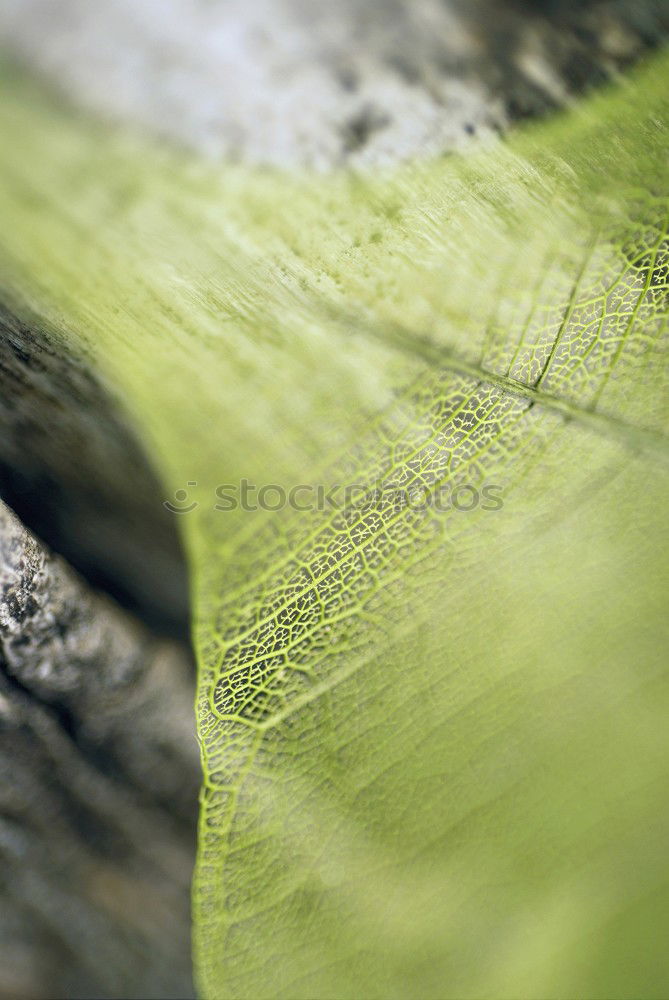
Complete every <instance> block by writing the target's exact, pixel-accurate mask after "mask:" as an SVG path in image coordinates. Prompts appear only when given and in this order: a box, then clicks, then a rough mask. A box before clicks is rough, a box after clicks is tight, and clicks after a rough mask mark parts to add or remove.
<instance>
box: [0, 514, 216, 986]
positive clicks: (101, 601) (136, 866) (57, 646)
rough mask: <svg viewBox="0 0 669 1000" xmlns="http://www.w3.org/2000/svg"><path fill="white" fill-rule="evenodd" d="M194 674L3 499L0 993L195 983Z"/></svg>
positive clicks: (174, 649)
mask: <svg viewBox="0 0 669 1000" xmlns="http://www.w3.org/2000/svg"><path fill="white" fill-rule="evenodd" d="M192 699H193V672H192V665H191V663H190V661H189V657H188V655H187V654H186V653H185V651H184V649H183V648H182V647H181V646H180V645H178V644H176V643H173V642H169V641H165V640H160V639H156V638H154V637H153V636H152V635H151V634H150V633H149V632H148V631H147V630H146V629H145V628H144V626H142V625H140V624H138V623H137V622H136V621H134V620H133V619H132V618H130V616H128V615H127V614H125V613H124V612H122V611H121V610H120V609H119V608H118V607H117V606H116V605H114V604H113V602H111V601H110V600H108V599H107V598H106V597H103V596H100V595H98V594H95V593H93V592H91V590H90V589H89V588H88V586H87V585H86V584H85V583H84V582H83V581H82V580H81V579H79V578H78V577H77V576H76V575H75V574H74V573H72V571H71V570H69V569H68V567H67V566H66V565H65V564H64V563H63V561H62V560H61V559H59V558H57V557H55V556H53V555H51V554H49V553H48V552H47V551H46V550H45V549H44V547H43V546H42V545H41V544H40V543H38V542H37V541H36V539H35V538H34V536H32V535H31V534H30V533H29V532H27V531H26V530H25V529H24V528H23V527H22V525H21V524H20V523H19V522H18V520H17V519H16V518H15V517H14V515H12V514H11V513H10V512H9V511H8V510H7V508H6V507H4V506H0V766H1V767H2V771H3V780H2V783H1V784H0V852H1V853H2V876H1V877H0V899H1V900H2V902H1V905H0V938H1V939H2V942H3V947H2V951H3V961H2V972H1V973H0V994H2V992H3V991H4V993H5V994H6V995H7V996H12V997H62V996H65V995H67V996H109V997H116V996H118V997H130V996H133V997H134V996H142V997H145V996H164V997H169V996H175V997H182V996H188V995H189V994H190V992H191V989H192V987H191V983H190V958H189V937H190V934H189V931H190V918H189V880H190V872H191V867H192V860H193V852H194V846H195V845H194V829H195V815H196V796H197V786H198V781H199V768H198V756H197V747H196V743H195V737H194V733H193V721H192Z"/></svg>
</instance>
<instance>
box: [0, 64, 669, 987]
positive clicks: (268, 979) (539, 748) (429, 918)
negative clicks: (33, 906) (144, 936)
mask: <svg viewBox="0 0 669 1000" xmlns="http://www.w3.org/2000/svg"><path fill="white" fill-rule="evenodd" d="M5 76H6V81H5V82H6V83H7V94H6V100H5V102H4V105H3V108H2V111H0V125H1V127H2V131H3V135H4V136H5V140H4V143H3V146H2V149H1V151H0V170H1V172H2V175H3V177H4V179H5V184H4V187H3V190H2V192H1V193H0V211H1V212H2V218H3V219H4V220H5V226H4V230H3V235H2V237H1V239H0V255H1V259H2V264H3V273H4V274H5V275H6V282H5V285H6V292H5V293H4V294H5V298H6V299H7V300H8V301H9V302H11V303H12V304H13V307H14V308H15V309H17V310H22V309H30V310H31V311H32V313H33V314H37V315H39V316H41V317H43V319H44V320H45V322H46V321H48V322H49V323H50V324H52V325H55V326H56V327H57V328H58V329H59V330H61V331H62V333H63V336H64V337H67V338H68V341H69V342H70V343H71V344H75V345H78V349H79V350H80V351H83V352H85V353H86V354H88V355H89V356H91V357H92V358H93V359H94V361H95V364H96V365H97V366H98V367H99V368H100V369H101V370H102V371H103V372H105V373H106V375H107V378H108V379H109V381H110V382H111V384H112V385H113V386H115V387H116V391H117V393H118V395H119V398H120V399H121V400H122V402H123V404H124V405H125V406H126V407H127V408H128V409H129V410H130V412H131V413H132V414H133V415H134V417H135V419H136V421H137V424H138V426H139V427H140V429H141V431H142V433H143V434H144V435H145V439H146V441H147V446H148V447H150V448H151V449H152V451H153V453H154V454H155V456H156V460H157V461H158V462H159V463H160V466H161V468H162V471H163V475H164V478H165V482H166V496H167V495H168V493H170V492H174V491H176V490H177V489H181V488H185V487H186V484H187V483H193V482H195V483H196V484H197V485H196V486H195V487H192V488H189V500H193V501H195V502H197V504H198V507H197V509H196V510H194V511H193V512H192V513H190V514H188V515H183V516H182V517H181V519H180V524H181V527H182V528H183V531H184V535H185V539H186V542H187V544H188V549H189V553H190V558H191V564H192V580H193V604H194V634H195V641H196V646H197V651H198V657H199V666H200V678H199V695H198V702H197V715H198V731H199V736H200V740H201V744H202V749H203V764H204V771H205V780H204V786H203V792H202V810H201V820H200V834H199V837H200V840H199V861H198V867H197V871H196V876H195V885H194V910H195V956H196V962H197V970H198V975H199V981H200V987H201V991H202V994H203V995H204V996H207V997H212V998H220V997H279V996H281V997H291V998H294V997H337V998H340V997H349V996H350V997H365V998H367V997H369V998H372V997H380V998H388V997H434V998H441V997H458V998H460V997H482V996H490V997H519V996H523V997H538V996H542V997H547V996H551V997H552V996H555V997H562V996H574V995H578V996H584V997H628V996H629V997H632V996H634V997H638V996H643V997H663V996H666V995H667V991H668V990H669V958H668V953H667V949H666V940H667V932H668V931H669V919H668V916H667V914H668V913H669V892H668V881H669V864H668V862H667V853H666V840H667V823H668V821H669V800H668V799H667V795H666V788H667V778H668V771H669V726H668V725H667V711H668V709H669V691H668V690H667V671H666V660H667V657H666V648H667V639H668V638H669V636H668V635H667V632H668V629H667V614H666V603H665V597H666V593H667V585H668V583H669V581H668V579H667V577H668V567H669V559H668V555H669V551H668V546H667V542H668V539H667V533H668V525H667V518H666V513H665V499H666V494H667V489H668V487H669V473H668V469H667V456H668V447H667V437H666V433H667V419H668V415H669V414H668V405H669V393H668V392H667V389H668V388H669V384H668V383H669V366H668V365H667V346H668V344H667V341H668V337H669V333H668V328H667V248H668V244H667V212H668V210H669V200H668V199H667V196H666V166H667V162H666V161H667V120H668V116H667V110H668V105H669V101H668V100H667V96H666V95H667V93H669V90H668V88H667V82H668V80H669V59H668V58H667V56H666V55H663V56H661V57H659V58H657V59H656V60H655V62H654V63H652V64H651V65H650V66H649V67H647V68H646V69H645V70H644V71H643V72H642V73H640V74H638V75H637V77H636V78H634V80H633V81H632V82H631V83H630V82H628V83H626V84H620V85H619V87H618V88H617V89H616V90H612V91H610V92H607V93H605V94H603V95H600V96H598V97H596V98H594V99H591V100H589V101H588V102H587V103H586V104H584V105H582V106H579V107H577V108H574V109H573V110H571V111H570V112H569V114H567V115H564V116H563V117H560V118H556V119H555V120H553V121H552V122H549V123H547V124H544V125H541V126H536V127H534V128H532V129H529V130H527V131H526V132H525V133H524V134H521V135H519V136H518V137H517V138H516V139H514V140H513V141H512V142H510V143H508V144H505V145H500V146H497V147H495V148H493V149H490V150H488V151H484V152H481V153H480V154H478V155H477V156H476V157H472V158H469V159H464V160H462V159H457V158H448V159H444V160H439V161H431V162H425V163H417V164H412V165H409V166H403V167H401V168H397V169H396V170H394V171H388V172H386V173H383V174H375V175H351V174H337V175H332V176H320V177H319V176H313V175H299V176H298V175H296V174H292V175H288V174H281V173H280V172H277V171H254V170H250V169H248V168H244V167H241V166H225V167H216V166H214V165H212V164H205V163H202V162H195V161H193V160H191V159H190V158H188V157H187V156H185V155H181V156H180V155H178V154H176V153H174V152H171V151H168V150H164V149H158V148H153V147H149V146H147V145H146V144H144V143H143V142H142V141H141V140H140V139H138V138H135V137H133V136H129V135H121V134H113V135H112V134H110V133H109V132H108V131H107V130H106V129H103V128H101V127H100V126H96V125H94V124H91V123H86V122H81V121H80V120H77V119H76V118H75V117H74V116H72V115H70V114H69V113H67V112H65V111H63V110H62V109H60V108H58V107H56V106H53V105H51V104H50V103H49V102H48V101H47V99H46V98H44V97H43V96H42V95H41V94H40V93H39V92H38V91H37V90H33V89H32V87H31V85H29V84H26V83H24V82H22V81H20V80H17V79H15V78H14V77H13V76H12V74H11V73H10V72H9V71H7V72H6V74H5ZM242 478H245V479H246V480H248V481H249V482H251V483H253V484H254V485H256V486H261V485H263V484H266V485H269V484H275V485H276V486H280V487H282V488H284V489H286V490H288V489H289V488H290V487H291V486H293V485H297V484H312V485H313V486H317V485H319V484H321V485H323V486H324V487H325V488H328V489H329V488H330V487H331V486H332V485H334V484H353V483H355V484H359V485H360V487H361V488H360V490H359V491H358V495H357V498H356V500H355V502H351V503H349V504H348V506H345V507H344V508H343V509H333V508H331V507H328V506H327V505H325V509H323V510H316V511H311V512H305V511H299V510H295V509H290V508H288V507H286V508H284V509H282V510H281V511H277V512H272V511H263V510H258V511H246V510H243V509H241V507H239V506H237V508H236V509H234V510H229V511H221V510H216V508H215V505H216V503H217V502H218V500H217V497H216V488H217V486H219V485H222V484H233V485H234V484H237V483H239V481H240V480H241V479H242ZM457 487H460V494H459V497H460V498H461V499H460V506H461V507H466V506H467V505H468V503H469V502H470V501H468V500H467V497H470V498H471V497H472V496H473V491H474V490H475V491H476V494H477V496H478V499H479V502H478V503H477V504H476V505H475V507H474V508H473V509H472V510H463V509H460V510H458V509H456V508H455V507H453V506H451V507H450V508H449V509H444V510H440V509H438V506H441V505H445V504H443V501H444V497H445V496H446V495H447V492H448V491H449V490H450V491H452V490H454V489H456V488H457ZM486 490H487V492H485V491H486ZM375 491H376V492H375ZM416 491H418V492H419V493H420V494H421V496H422V498H423V500H426V501H427V502H424V503H422V504H421V503H419V502H418V500H417V498H416V497H415V496H414V493H415V492H416ZM409 495H411V496H412V498H413V499H412V500H411V502H407V499H406V498H407V497H408V496H409ZM490 496H493V497H494V496H501V498H502V506H501V509H497V508H498V506H499V505H498V504H497V503H495V502H494V500H492V501H490V500H489V499H488V498H489V497H490ZM438 498H441V500H442V504H437V499H438Z"/></svg>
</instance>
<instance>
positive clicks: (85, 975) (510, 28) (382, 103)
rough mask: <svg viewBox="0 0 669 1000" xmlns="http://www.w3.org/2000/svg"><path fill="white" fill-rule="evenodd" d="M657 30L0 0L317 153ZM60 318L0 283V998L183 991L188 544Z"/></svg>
mask: <svg viewBox="0 0 669 1000" xmlns="http://www.w3.org/2000/svg"><path fill="white" fill-rule="evenodd" d="M668 31H669V5H667V3H666V0H637V2H634V0H592V2H583V0H581V2H578V0H562V2H560V0H552V2H551V0H543V2H539V0H536V2H534V3H529V2H528V3H523V2H521V0H450V2H449V0H342V2H341V3H339V4H331V3H325V2H324V0H225V2H221V0H194V2H191V0H160V2H157V0H109V2H106V3H91V2H90V0H55V2H54V0H3V3H2V4H0V40H1V41H2V43H3V44H4V47H5V49H6V50H7V51H8V52H9V55H10V56H11V58H13V59H15V60H17V61H18V62H20V63H23V64H24V65H25V66H27V67H28V69H29V70H30V71H32V72H36V73H37V74H39V75H41V77H42V78H43V79H45V80H46V81H47V82H48V83H49V85H50V86H52V87H53V88H54V89H56V90H58V91H59V92H61V93H62V94H64V95H65V96H66V97H67V98H68V99H69V100H70V101H72V102H73V103H75V104H76V105H78V106H80V107H81V108H83V109H85V110H86V111H88V112H89V113H94V114H95V115H97V116H98V117H103V118H104V117H107V118H108V119H109V120H111V121H121V122H125V123H130V125H131V126H132V127H135V128H139V129H141V130H143V131H145V132H147V133H149V134H155V135H158V136H162V137H164V138H167V139H169V140H171V141H173V142H174V141H176V142H178V143H181V144H182V145H186V146H189V147H191V148H194V149H195V150H197V151H198V152H199V153H201V154H204V155H207V156H211V157H213V158H219V159H223V158H231V157H232V158H235V159H241V160H244V161H246V162H251V163H258V162H259V163H268V162H269V163H273V164H280V165H283V166H290V165H295V164H302V165H304V164H307V165H310V166H311V167H314V168H317V169H332V168H335V167H338V166H341V165H343V164H344V165H347V166H352V167H355V168H359V169H372V168H373V167H374V166H376V165H378V164H379V163H387V162H390V161H397V160H401V159H405V158H407V157H410V156H413V155H416V154H421V155H425V154H428V155H442V154H444V153H447V152H450V151H452V150H454V149H459V148H462V147H467V146H471V145H472V144H474V143H478V142H485V141H499V140H498V136H499V133H500V132H503V131H504V130H505V129H506V128H507V127H508V126H509V125H510V124H511V123H512V122H513V121H514V120H515V119H517V118H520V117H523V116H526V115H534V114H541V113H544V112H549V111H551V110H552V109H555V108H557V107H560V106H563V105H565V104H568V103H569V102H570V100H571V99H572V98H573V96H574V95H576V94H578V93H581V92H582V91H583V90H584V89H585V88H587V87H588V86H590V85H592V84H596V83H598V82H600V81H602V80H604V79H607V78H610V77H611V76H614V75H615V74H617V73H618V72H620V70H621V69H623V68H624V67H625V66H626V65H627V64H628V63H630V62H632V61H633V60H635V59H636V58H638V57H639V56H640V55H642V54H643V52H644V51H646V50H647V49H649V48H652V47H653V46H655V45H657V44H659V43H660V42H661V41H662V40H663V38H665V37H666V35H667V32H668ZM64 333H66V331H59V330H54V329H47V328H46V327H45V325H44V323H43V322H42V320H41V319H40V317H39V316H35V315H33V314H32V313H30V312H29V311H28V310H26V308H25V307H24V305H23V304H22V303H16V302H11V301H9V300H8V298H7V296H3V294H2V290H1V289H0V496H1V497H2V498H3V499H4V501H5V503H4V504H3V503H2V501H0V769H1V770H2V780H1V782H0V856H1V862H0V864H1V869H0V950H1V953H2V961H1V963H0V997H6V998H7V1000H9V998H12V1000H22V998H23V1000H28V998H49V997H52V998H55V997H65V996H67V997H98V996H99V997H118V998H121V997H187V996H190V995H191V993H192V982H191V972H190V958H189V950H190V916H189V881H190V875H191V870H192V864H193V858H194V850H195V826H196V815H197V802H196V798H197V786H198V782H199V765H198V755H197V747H196V743H195V737H194V719H193V710H192V703H193V694H194V669H193V665H192V657H191V654H190V652H189V649H188V645H187V628H188V626H187V620H188V607H187V588H186V574H185V569H184V559H183V556H182V552H181V548H180V544H179V540H178V537H177V534H176V531H175V525H174V523H173V521H172V520H170V518H169V515H167V514H166V512H165V511H164V510H163V507H162V503H161V499H162V497H161V486H160V480H159V477H158V476H157V475H156V473H155V472H154V470H153V469H152V467H151V463H150V461H149V460H148V459H147V457H146V454H145V451H144V448H143V446H142V442H141V440H139V438H138V436H137V432H136V431H135V430H133V428H132V427H131V426H130V424H129V423H128V421H127V420H126V418H125V417H124V415H123V413H122V411H121V408H120V407H119V406H118V404H117V402H116V401H115V399H114V396H113V393H112V392H111V391H110V389H109V388H108V387H106V386H104V385H103V384H102V383H101V382H100V380H99V378H98V377H97V376H95V375H94V374H93V373H92V371H91V365H90V363H89V360H88V359H87V358H86V357H83V356H81V357H80V356H74V355H73V354H72V352H71V349H70V348H68V347H67V346H66V344H67V338H66V337H65V336H64V335H63V334H64ZM10 508H12V509H13V513H12V511H11V510H10ZM17 515H18V517H17ZM19 518H20V519H19ZM54 552H57V553H58V555H55V554H54Z"/></svg>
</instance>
